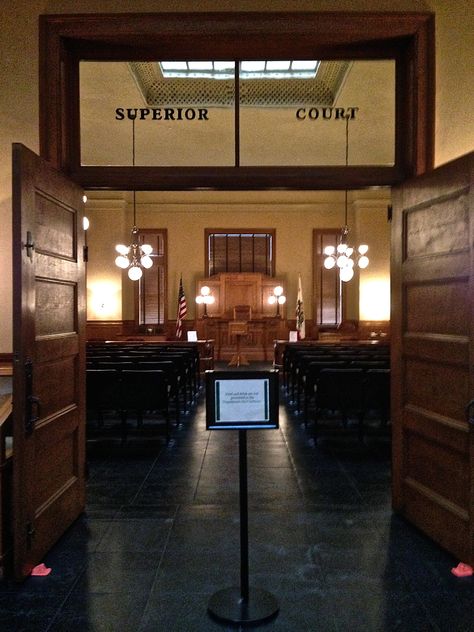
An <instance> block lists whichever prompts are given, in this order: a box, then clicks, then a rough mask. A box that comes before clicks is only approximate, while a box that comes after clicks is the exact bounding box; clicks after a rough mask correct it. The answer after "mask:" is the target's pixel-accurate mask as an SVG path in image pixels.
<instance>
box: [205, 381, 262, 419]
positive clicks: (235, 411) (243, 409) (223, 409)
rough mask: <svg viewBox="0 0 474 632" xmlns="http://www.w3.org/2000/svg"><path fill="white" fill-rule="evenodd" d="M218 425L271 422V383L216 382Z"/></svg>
mask: <svg viewBox="0 0 474 632" xmlns="http://www.w3.org/2000/svg"><path fill="white" fill-rule="evenodd" d="M215 389H216V392H215V393H216V399H215V407H216V411H215V413H216V423H226V422H245V421H250V422H269V421H270V399H269V397H270V382H269V380H268V378H265V379H258V380H257V379H256V380H252V379H249V380H216V382H215Z"/></svg>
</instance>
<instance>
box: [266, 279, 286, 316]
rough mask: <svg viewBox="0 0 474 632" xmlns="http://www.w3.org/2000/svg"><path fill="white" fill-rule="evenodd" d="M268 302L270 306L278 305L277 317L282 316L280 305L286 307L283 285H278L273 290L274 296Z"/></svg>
mask: <svg viewBox="0 0 474 632" xmlns="http://www.w3.org/2000/svg"><path fill="white" fill-rule="evenodd" d="M268 302H269V304H270V305H276V314H275V316H277V317H278V316H280V305H284V304H285V303H286V296H284V294H283V288H282V287H281V285H277V286H276V287H274V288H273V294H272V295H271V296H269V297H268Z"/></svg>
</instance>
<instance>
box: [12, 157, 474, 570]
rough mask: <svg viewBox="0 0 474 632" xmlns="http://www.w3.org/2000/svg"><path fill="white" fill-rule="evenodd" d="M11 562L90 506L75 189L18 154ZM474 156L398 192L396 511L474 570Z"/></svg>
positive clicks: (30, 562)
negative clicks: (473, 403)
mask: <svg viewBox="0 0 474 632" xmlns="http://www.w3.org/2000/svg"><path fill="white" fill-rule="evenodd" d="M13 154H14V155H13V158H14V160H13V173H14V192H13V200H14V202H13V213H14V219H13V225H14V233H13V267H14V277H13V283H14V402H13V407H14V501H13V502H14V506H13V515H14V525H13V526H14V567H15V574H16V576H17V577H19V578H20V577H23V576H26V575H27V574H28V573H29V572H30V571H31V569H32V567H33V566H34V565H35V564H37V563H38V562H40V561H41V559H42V557H43V556H44V555H45V553H46V552H47V551H48V550H49V548H50V547H51V546H52V545H53V544H54V543H55V542H56V541H57V540H58V539H59V537H61V535H62V534H63V533H64V531H65V530H66V529H67V528H68V527H69V526H70V525H71V524H72V522H73V521H74V520H75V519H76V518H77V517H78V516H79V514H80V513H81V512H82V511H83V509H84V505H85V482H84V470H85V367H84V347H85V340H84V336H85V283H84V278H85V272H84V261H83V232H82V228H81V226H82V190H81V188H80V187H78V186H76V185H75V184H73V183H72V182H70V181H69V180H68V179H67V178H66V177H65V176H64V175H62V174H61V173H58V172H56V171H55V170H53V169H52V168H51V167H50V166H49V165H48V164H47V163H45V162H44V161H43V160H41V159H40V158H39V157H38V156H35V155H34V154H33V153H32V152H30V151H29V150H28V149H26V148H25V147H23V146H21V145H15V146H14V152H13ZM473 171H474V158H473V155H469V156H466V157H464V158H461V159H459V160H456V161H454V162H453V163H450V164H448V165H445V166H443V167H441V168H439V169H436V170H434V171H433V172H432V173H431V174H428V175H425V176H422V177H420V178H417V179H415V180H413V181H410V182H407V183H405V184H404V185H403V186H401V187H398V188H396V189H395V190H394V193H393V195H394V211H393V221H392V264H391V266H392V358H393V364H392V369H393V378H392V421H393V505H394V508H395V510H396V511H399V512H401V513H403V514H404V515H405V516H406V517H407V518H408V519H409V520H411V521H412V522H413V523H414V524H416V525H417V526H418V527H420V528H421V529H422V530H423V531H425V532H426V533H427V534H428V535H430V536H431V537H432V538H434V539H435V540H436V541H437V542H438V543H439V544H440V545H441V546H443V547H445V548H446V549H448V550H449V551H451V552H452V553H453V554H455V555H456V556H457V557H458V558H459V559H460V560H462V561H465V562H470V563H473V562H474V556H473V524H474V507H473V498H474V493H473V491H474V490H473V487H474V475H473V473H474V440H473V430H472V428H473V425H472V419H470V414H469V409H468V408H467V406H468V403H469V401H470V400H471V399H472V398H473V397H474V389H473V358H474V355H473V334H474V319H473V302H474V301H473V292H474V287H473V283H474V281H473V279H474V277H473V268H474V199H473V198H474V193H473Z"/></svg>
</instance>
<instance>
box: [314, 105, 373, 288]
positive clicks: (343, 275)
mask: <svg viewBox="0 0 474 632" xmlns="http://www.w3.org/2000/svg"><path fill="white" fill-rule="evenodd" d="M348 164H349V117H348V116H346V167H347V166H348ZM347 207H348V204H347V189H346V190H345V192H344V226H343V228H342V231H341V237H340V241H339V243H338V245H337V246H326V247H325V248H324V254H325V255H326V257H325V259H324V267H325V268H326V270H332V268H334V267H335V266H337V267H338V268H339V277H340V279H341V281H344V282H347V281H350V280H351V279H352V278H353V276H354V266H355V264H356V263H357V265H358V266H359V268H366V267H367V266H368V265H369V258H368V257H367V251H368V250H369V246H367V244H361V245H360V246H358V248H357V252H356V253H355V251H354V248H352V247H351V246H349V244H348V239H347V236H348V234H349V226H348V224H347ZM353 255H355V256H357V260H356V261H355V259H354V258H353Z"/></svg>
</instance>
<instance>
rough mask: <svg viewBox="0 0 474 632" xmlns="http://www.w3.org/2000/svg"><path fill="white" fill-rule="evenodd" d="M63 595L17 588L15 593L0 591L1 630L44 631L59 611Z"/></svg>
mask: <svg viewBox="0 0 474 632" xmlns="http://www.w3.org/2000/svg"><path fill="white" fill-rule="evenodd" d="M63 601H64V597H62V596H59V595H58V594H54V595H48V594H46V595H45V594H44V593H42V592H41V593H40V592H35V591H34V589H33V588H31V587H30V590H26V589H25V588H23V589H22V588H19V589H18V591H17V592H16V593H10V592H9V593H3V592H2V593H0V630H2V632H46V631H47V630H49V626H50V625H51V623H52V622H53V621H54V619H55V617H56V615H57V614H58V613H59V611H60V608H61V605H62V603H63Z"/></svg>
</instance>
